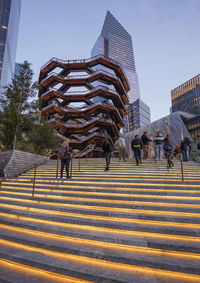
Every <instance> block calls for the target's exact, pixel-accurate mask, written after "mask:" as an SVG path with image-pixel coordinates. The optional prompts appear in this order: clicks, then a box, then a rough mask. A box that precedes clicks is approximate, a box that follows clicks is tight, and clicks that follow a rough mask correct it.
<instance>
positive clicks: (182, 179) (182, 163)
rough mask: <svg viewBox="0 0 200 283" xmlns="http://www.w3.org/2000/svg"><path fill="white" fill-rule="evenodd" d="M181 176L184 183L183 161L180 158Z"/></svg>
mask: <svg viewBox="0 0 200 283" xmlns="http://www.w3.org/2000/svg"><path fill="white" fill-rule="evenodd" d="M181 176H182V181H184V176H183V161H182V158H181Z"/></svg>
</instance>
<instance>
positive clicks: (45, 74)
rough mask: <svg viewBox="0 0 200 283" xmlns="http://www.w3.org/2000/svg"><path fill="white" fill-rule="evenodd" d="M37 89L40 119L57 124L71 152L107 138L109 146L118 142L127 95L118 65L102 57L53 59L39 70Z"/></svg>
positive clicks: (124, 81)
mask: <svg viewBox="0 0 200 283" xmlns="http://www.w3.org/2000/svg"><path fill="white" fill-rule="evenodd" d="M39 85H40V90H39V99H40V100H41V115H42V116H43V117H45V120H49V122H54V123H56V125H57V128H58V135H59V137H60V138H61V139H62V140H69V141H70V145H71V146H72V147H73V148H74V149H79V151H84V149H85V148H86V147H88V146H89V145H90V144H94V143H97V142H99V143H102V142H103V141H104V140H105V138H106V137H107V138H109V139H110V141H111V142H112V143H114V142H115V140H116V139H117V138H118V136H119V130H120V128H122V127H123V126H124V123H123V116H124V115H126V114H127V112H126V108H125V105H126V104H127V103H128V98H127V92H128V91H129V84H128V81H127V78H126V76H125V74H124V72H123V69H122V68H121V66H120V64H119V63H117V62H115V61H114V60H112V59H110V58H107V57H104V56H103V55H99V56H96V57H93V58H90V59H83V60H65V61H64V60H60V59H57V58H52V59H51V60H50V61H48V62H47V63H46V64H45V65H44V66H43V67H42V68H41V71H40V76H39ZM73 88H76V89H77V88H78V91H77V90H75V91H73ZM83 88H84V91H83ZM71 89H72V90H71Z"/></svg>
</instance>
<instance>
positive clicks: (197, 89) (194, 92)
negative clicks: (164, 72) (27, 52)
mask: <svg viewBox="0 0 200 283" xmlns="http://www.w3.org/2000/svg"><path fill="white" fill-rule="evenodd" d="M171 100H172V112H176V111H184V112H188V113H191V114H195V115H198V114H200V74H199V75H197V76H195V77H194V78H192V79H190V80H188V81H187V82H185V83H183V84H182V85H180V86H178V87H177V88H175V89H173V90H172V91H171Z"/></svg>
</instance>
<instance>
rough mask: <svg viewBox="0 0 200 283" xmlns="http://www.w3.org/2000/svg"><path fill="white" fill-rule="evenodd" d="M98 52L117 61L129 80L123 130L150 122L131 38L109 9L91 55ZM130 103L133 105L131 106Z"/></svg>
mask: <svg viewBox="0 0 200 283" xmlns="http://www.w3.org/2000/svg"><path fill="white" fill-rule="evenodd" d="M99 54H102V55H104V56H107V57H110V58H111V59H114V60H115V61H117V62H119V63H120V64H121V66H122V67H123V69H124V71H125V74H126V76H127V79H128V82H129V86H130V91H129V92H128V98H129V103H130V105H129V106H128V108H127V110H128V111H130V113H129V114H128V115H127V116H126V117H124V123H125V128H124V132H125V133H126V132H129V131H132V130H133V127H137V128H138V127H141V126H142V125H144V124H148V123H150V109H149V107H148V106H147V105H146V104H145V103H143V102H142V101H141V99H140V91H139V84H138V77H137V73H136V67H135V60H134V52H133V45H132V38H131V36H130V34H129V33H128V32H127V31H126V30H125V29H124V27H123V26H122V25H121V24H120V23H119V22H118V21H117V20H116V19H115V17H114V16H113V15H112V14H111V13H110V12H109V11H108V12H107V14H106V18H105V21H104V24H103V27H102V30H101V34H100V36H99V37H98V39H97V41H96V43H95V45H94V47H93V48H92V51H91V56H92V57H93V56H96V55H99ZM134 103H136V104H138V106H137V107H136V105H135V104H134ZM132 104H134V105H133V106H131V105H132ZM135 107H136V108H137V110H136V109H135ZM140 112H141V113H140ZM145 115H146V116H145Z"/></svg>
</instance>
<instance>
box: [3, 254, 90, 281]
mask: <svg viewBox="0 0 200 283" xmlns="http://www.w3.org/2000/svg"><path fill="white" fill-rule="evenodd" d="M0 278H1V279H0V280H1V283H8V282H13V283H14V282H17V283H35V282H37V283H47V282H49V283H51V282H52V283H76V282H77V283H78V282H79V283H90V282H91V281H88V280H87V281H86V280H81V279H80V278H75V277H69V276H64V275H61V274H58V273H53V272H50V271H47V270H44V269H40V268H35V267H30V266H29V265H24V264H21V263H18V262H16V261H11V260H7V259H4V258H0Z"/></svg>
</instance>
